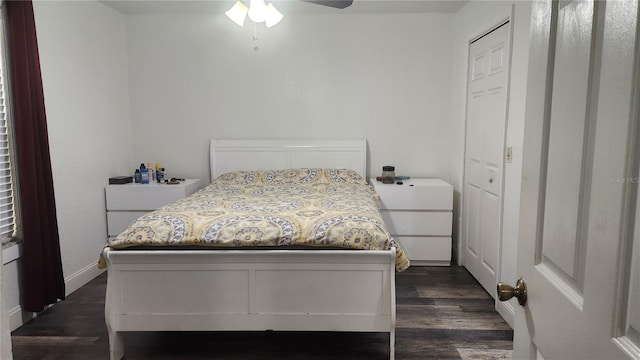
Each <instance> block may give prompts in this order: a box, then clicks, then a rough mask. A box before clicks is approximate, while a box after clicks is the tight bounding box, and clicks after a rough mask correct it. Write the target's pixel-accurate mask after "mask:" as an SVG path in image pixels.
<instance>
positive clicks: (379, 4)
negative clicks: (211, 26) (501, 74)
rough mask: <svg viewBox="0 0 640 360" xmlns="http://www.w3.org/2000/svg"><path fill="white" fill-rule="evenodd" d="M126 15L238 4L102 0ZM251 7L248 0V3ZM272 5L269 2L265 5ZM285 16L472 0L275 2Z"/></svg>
mask: <svg viewBox="0 0 640 360" xmlns="http://www.w3.org/2000/svg"><path fill="white" fill-rule="evenodd" d="M99 1H100V2H102V3H104V4H106V5H108V6H110V7H111V8H113V9H115V10H117V11H119V12H121V13H123V14H153V13H187V14H188V13H207V12H209V13H217V12H224V11H226V10H227V9H228V8H230V7H231V6H232V5H233V4H234V3H235V0H99ZM244 1H245V3H247V4H248V2H249V1H248V0H244ZM265 2H267V3H268V2H269V0H267V1H265ZM271 2H273V4H274V5H275V6H276V8H278V10H280V11H281V12H282V13H284V14H291V13H305V14H340V13H345V14H367V13H378V14H393V13H430V12H438V13H454V12H456V11H458V10H459V9H460V8H461V7H462V6H463V5H464V4H465V3H467V2H468V0H354V1H353V4H352V5H351V6H349V7H348V8H345V9H336V8H331V7H327V6H321V5H317V4H311V3H306V2H303V1H298V0H271Z"/></svg>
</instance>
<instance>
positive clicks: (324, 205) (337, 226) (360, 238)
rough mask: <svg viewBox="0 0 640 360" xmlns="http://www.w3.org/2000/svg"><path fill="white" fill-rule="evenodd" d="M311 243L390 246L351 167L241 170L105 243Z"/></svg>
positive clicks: (401, 262)
mask: <svg viewBox="0 0 640 360" xmlns="http://www.w3.org/2000/svg"><path fill="white" fill-rule="evenodd" d="M185 245H189V246H193V245H196V246H213V247H248V246H250V247H255V246H269V247H273V246H289V245H293V246H313V247H319V246H323V247H332V248H350V249H363V250H383V249H384V250H386V249H389V248H390V247H392V246H393V247H396V251H397V257H396V270H397V271H403V270H404V269H406V268H407V267H408V266H409V260H408V259H407V257H406V255H405V253H404V251H403V250H402V248H401V247H400V246H399V245H398V244H397V243H396V241H395V240H393V239H392V238H391V236H390V235H389V233H388V231H387V229H386V227H385V225H384V223H383V221H382V217H381V215H380V210H379V199H378V197H377V195H376V193H375V191H374V190H373V188H372V187H371V186H369V185H368V184H367V183H366V182H365V180H364V179H363V178H362V177H361V176H360V175H358V174H357V173H356V172H354V171H352V170H338V169H287V170H279V171H236V172H230V173H226V174H224V175H222V176H220V177H219V178H217V179H216V180H215V181H214V182H213V183H212V184H211V185H209V186H207V187H206V188H204V189H202V190H200V191H198V192H196V193H194V194H193V195H191V196H189V197H187V198H184V199H182V200H179V201H177V202H175V203H172V204H170V205H166V206H164V207H162V208H160V209H158V210H156V211H153V212H151V213H148V214H146V215H144V216H142V217H141V218H139V219H138V220H136V221H135V222H134V223H132V224H131V225H130V226H129V227H128V228H127V229H126V230H125V231H124V232H123V233H121V234H120V235H118V236H117V237H116V238H114V239H112V240H110V241H109V243H108V246H109V247H111V248H114V249H122V248H127V247H132V246H185Z"/></svg>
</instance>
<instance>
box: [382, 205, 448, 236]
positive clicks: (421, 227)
mask: <svg viewBox="0 0 640 360" xmlns="http://www.w3.org/2000/svg"><path fill="white" fill-rule="evenodd" d="M381 213H382V219H383V220H384V223H385V225H387V230H389V233H391V235H434V236H451V228H452V225H453V215H452V213H451V212H440V211H399V210H382V211H381Z"/></svg>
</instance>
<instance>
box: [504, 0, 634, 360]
mask: <svg viewBox="0 0 640 360" xmlns="http://www.w3.org/2000/svg"><path fill="white" fill-rule="evenodd" d="M532 14H533V19H532V22H531V23H532V38H531V46H530V58H529V75H528V87H527V110H526V119H525V134H526V136H525V141H524V154H523V177H522V178H523V183H522V196H521V210H520V233H519V242H518V260H517V261H518V274H519V275H520V276H522V277H523V278H524V280H525V282H526V284H527V291H528V295H529V296H528V301H527V303H526V305H525V306H524V307H519V308H518V309H517V310H516V314H515V338H514V357H515V358H536V357H541V358H546V359H628V358H635V359H640V350H639V349H640V347H639V345H640V336H638V335H639V334H640V333H639V332H638V330H639V329H640V318H639V315H638V313H639V311H638V309H640V299H639V297H640V289H639V286H640V283H639V282H638V281H639V280H638V278H639V277H640V268H639V266H638V246H639V245H638V243H639V240H638V238H639V236H640V235H639V234H638V232H639V229H638V226H640V225H639V224H640V222H638V219H639V215H638V214H639V212H640V209H638V176H639V175H640V174H639V170H638V169H639V168H640V165H639V164H640V145H639V144H640V142H639V140H638V138H639V137H640V136H639V135H640V124H639V120H638V110H639V106H638V104H639V100H638V94H639V91H640V80H639V79H638V74H639V72H638V71H639V70H640V65H639V64H640V60H639V59H640V57H639V56H638V50H639V49H638V48H637V47H638V45H637V44H638V18H639V15H638V14H639V12H638V2H637V0H616V1H606V2H605V1H593V0H576V1H559V2H552V1H549V0H538V1H536V2H535V3H534V5H533V13H532Z"/></svg>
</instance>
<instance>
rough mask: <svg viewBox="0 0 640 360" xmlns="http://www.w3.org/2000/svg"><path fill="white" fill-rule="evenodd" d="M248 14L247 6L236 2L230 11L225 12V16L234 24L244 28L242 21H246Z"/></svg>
mask: <svg viewBox="0 0 640 360" xmlns="http://www.w3.org/2000/svg"><path fill="white" fill-rule="evenodd" d="M248 12H249V8H247V5H245V4H243V3H242V1H239V0H238V1H236V3H235V4H234V5H233V7H232V8H231V9H229V10H227V12H225V15H227V17H228V18H229V19H231V21H233V22H234V23H236V24H238V25H240V26H244V20H245V19H246V17H247V13H248Z"/></svg>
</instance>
